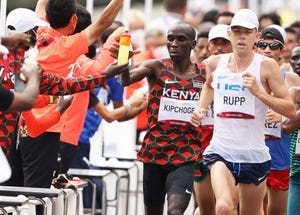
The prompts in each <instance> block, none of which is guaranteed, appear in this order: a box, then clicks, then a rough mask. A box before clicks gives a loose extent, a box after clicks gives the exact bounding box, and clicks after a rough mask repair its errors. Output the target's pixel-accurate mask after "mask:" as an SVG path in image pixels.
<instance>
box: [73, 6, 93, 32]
mask: <svg viewBox="0 0 300 215" xmlns="http://www.w3.org/2000/svg"><path fill="white" fill-rule="evenodd" d="M76 9H77V11H76V15H77V18H78V19H77V23H76V27H75V30H74V34H75V33H79V32H81V31H82V30H84V29H85V28H86V27H88V26H89V25H90V24H92V17H91V14H90V13H89V11H88V10H87V9H86V8H85V7H83V6H82V5H80V4H76Z"/></svg>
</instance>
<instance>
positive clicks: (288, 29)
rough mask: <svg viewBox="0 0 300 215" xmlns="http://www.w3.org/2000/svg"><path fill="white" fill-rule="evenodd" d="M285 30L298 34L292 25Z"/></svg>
mask: <svg viewBox="0 0 300 215" xmlns="http://www.w3.org/2000/svg"><path fill="white" fill-rule="evenodd" d="M284 30H285V32H286V33H292V34H295V35H297V31H296V30H295V29H294V28H292V27H287V28H285V29H284Z"/></svg>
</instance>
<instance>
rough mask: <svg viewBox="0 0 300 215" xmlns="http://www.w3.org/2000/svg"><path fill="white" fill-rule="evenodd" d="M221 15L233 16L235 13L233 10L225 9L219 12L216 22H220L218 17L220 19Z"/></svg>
mask: <svg viewBox="0 0 300 215" xmlns="http://www.w3.org/2000/svg"><path fill="white" fill-rule="evenodd" d="M221 16H226V17H233V16H234V13H233V12H231V11H223V12H220V13H218V14H217V15H216V19H215V23H217V22H218V19H219V18H220V17H221Z"/></svg>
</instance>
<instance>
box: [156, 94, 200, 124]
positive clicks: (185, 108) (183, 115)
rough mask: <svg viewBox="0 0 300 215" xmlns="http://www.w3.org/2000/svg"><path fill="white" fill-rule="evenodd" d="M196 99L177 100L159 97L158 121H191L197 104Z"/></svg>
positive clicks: (175, 122) (178, 122) (176, 122)
mask: <svg viewBox="0 0 300 215" xmlns="http://www.w3.org/2000/svg"><path fill="white" fill-rule="evenodd" d="M198 102H199V101H198V100H178V99H173V98H167V97H161V100H160V105H159V111H158V121H160V122H162V121H166V122H169V123H173V124H181V123H180V122H185V124H186V123H187V122H190V121H191V116H192V113H193V111H194V110H195V108H196V107H197V105H198Z"/></svg>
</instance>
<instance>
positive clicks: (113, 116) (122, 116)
mask: <svg viewBox="0 0 300 215" xmlns="http://www.w3.org/2000/svg"><path fill="white" fill-rule="evenodd" d="M146 106H147V99H146V95H143V96H140V97H135V98H133V99H131V101H129V104H127V105H123V106H121V107H118V108H116V109H114V110H112V111H109V110H107V108H106V107H105V106H104V105H103V104H102V103H100V102H98V103H97V104H96V105H95V106H93V109H94V110H95V111H96V112H97V113H98V114H99V115H100V116H101V117H102V118H103V119H104V120H105V121H107V122H109V123H111V122H113V121H115V120H118V121H126V120H128V119H132V118H133V117H135V116H136V115H137V114H139V113H140V112H142V111H143V110H144V109H145V108H146Z"/></svg>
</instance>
